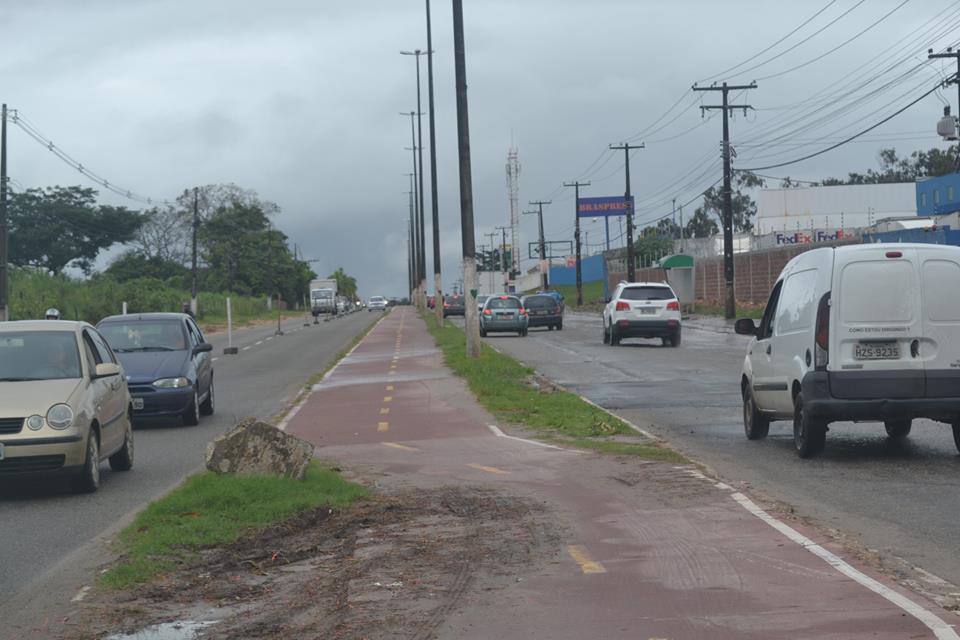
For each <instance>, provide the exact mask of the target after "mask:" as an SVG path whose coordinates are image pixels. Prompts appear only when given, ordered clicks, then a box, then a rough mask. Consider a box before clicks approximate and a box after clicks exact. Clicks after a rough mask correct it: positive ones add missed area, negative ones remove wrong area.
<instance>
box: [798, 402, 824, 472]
mask: <svg viewBox="0 0 960 640" xmlns="http://www.w3.org/2000/svg"><path fill="white" fill-rule="evenodd" d="M826 442H827V425H826V423H825V422H824V421H822V420H814V419H813V418H811V417H810V416H809V415H808V414H807V412H806V410H804V407H803V394H802V393H798V394H797V397H796V399H795V400H794V404H793V444H794V446H795V447H796V449H797V455H799V456H800V457H801V458H812V457H814V456H815V455H817V454H818V453H820V452H821V451H823V447H824V445H825V444H826Z"/></svg>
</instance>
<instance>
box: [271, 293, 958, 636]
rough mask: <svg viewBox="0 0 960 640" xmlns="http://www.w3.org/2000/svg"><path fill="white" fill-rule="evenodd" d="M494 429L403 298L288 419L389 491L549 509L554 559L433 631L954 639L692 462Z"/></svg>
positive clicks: (937, 617)
mask: <svg viewBox="0 0 960 640" xmlns="http://www.w3.org/2000/svg"><path fill="white" fill-rule="evenodd" d="M563 333H566V331H564V332H563ZM532 335H534V334H532V333H531V336H532ZM731 338H733V337H732V336H731ZM509 340H510V339H509V338H503V339H499V340H497V341H495V344H498V346H502V344H503V343H506V342H507V341H509ZM516 340H517V341H518V344H519V343H520V342H519V341H521V340H523V339H519V338H517V339H516ZM528 340H529V339H528ZM532 343H533V341H530V344H532ZM570 351H571V353H572V354H574V355H575V353H576V352H575V350H572V349H571V350H570ZM559 353H563V352H562V350H561V351H559ZM560 357H561V358H563V357H565V356H563V355H561V356H560ZM569 359H570V362H569V363H568V364H567V365H566V366H568V367H574V366H577V367H579V366H583V365H584V364H585V363H584V361H583V359H582V358H581V359H580V360H579V362H577V359H576V358H573V357H570V358H569ZM586 365H587V366H589V363H586ZM632 373H633V372H629V370H626V371H623V372H621V374H622V380H621V381H622V382H623V383H624V384H625V385H634V386H635V387H640V388H642V387H643V385H644V384H646V383H647V382H649V381H645V380H643V379H639V380H638V379H637V377H638V376H636V375H631V374H632ZM608 375H611V376H614V377H616V376H617V373H616V371H612V372H610V373H608ZM689 375H691V376H695V375H696V373H695V372H694V371H690V372H689ZM640 377H641V378H642V376H640ZM698 400H699V401H702V402H704V403H705V404H709V402H710V400H709V399H703V398H700V399H698ZM494 424H495V423H494V421H493V419H492V418H491V417H490V416H489V415H488V414H487V413H486V412H485V411H483V410H482V409H481V408H480V407H478V406H477V405H476V403H475V401H474V400H473V399H472V396H471V395H470V394H469V392H468V391H467V390H466V387H465V385H464V384H463V383H462V381H460V380H459V379H456V378H455V377H453V376H452V375H451V374H449V373H448V371H447V370H446V369H445V368H444V367H443V365H442V358H441V356H440V354H439V352H438V351H437V350H436V349H435V347H434V345H433V340H432V338H431V337H430V336H429V334H428V333H427V331H426V328H425V325H424V323H423V322H422V321H421V320H420V319H418V318H417V317H416V315H415V313H414V312H413V310H411V309H410V308H397V309H394V310H393V311H392V312H391V313H390V315H389V316H387V317H386V318H385V319H384V320H383V321H382V322H381V323H380V324H379V325H378V326H377V327H376V328H375V329H374V330H373V331H372V332H371V333H370V334H369V335H368V336H367V337H366V338H365V339H364V341H363V342H361V343H360V345H359V346H358V347H357V348H356V349H355V350H354V351H353V352H352V353H351V354H350V355H348V356H347V357H346V358H345V359H344V360H342V361H341V363H340V365H339V366H338V367H337V368H336V369H334V370H333V371H332V372H331V373H330V374H329V375H328V376H327V378H326V379H325V380H324V381H323V382H321V383H320V384H318V385H317V387H315V391H314V393H313V394H312V395H311V396H310V397H309V398H308V400H307V401H306V403H305V404H304V405H302V406H301V407H300V408H299V410H298V411H297V412H296V413H295V414H294V415H293V416H292V418H291V419H290V421H289V423H288V424H287V425H286V426H287V429H288V431H289V432H291V433H293V434H295V435H298V436H300V437H304V438H307V439H309V440H310V441H312V442H314V443H315V444H316V445H318V446H319V447H321V449H319V451H318V455H319V456H320V457H321V458H322V459H324V460H329V461H333V462H336V463H337V464H338V465H341V466H346V467H348V468H351V469H355V470H357V471H358V472H359V473H361V474H366V475H367V477H370V478H375V483H376V484H377V486H378V487H379V489H380V490H381V491H383V492H385V493H390V492H398V491H401V490H409V489H411V488H418V487H420V488H424V489H428V488H429V489H434V488H437V487H444V486H451V485H456V486H461V487H462V486H469V487H481V488H483V489H486V490H489V489H494V490H496V491H499V492H502V493H503V494H504V495H509V496H519V497H522V498H524V499H527V500H533V501H536V502H537V503H542V504H543V505H544V506H545V508H547V509H548V510H549V511H550V512H551V513H552V514H553V516H554V517H555V518H556V520H557V523H558V524H557V529H556V533H557V536H558V540H559V543H558V544H556V548H555V549H553V550H552V552H551V553H550V554H548V561H545V562H541V563H539V564H537V565H536V566H534V567H533V568H531V567H529V566H526V565H523V566H520V564H518V565H517V566H516V567H511V566H505V567H502V571H503V572H505V574H506V575H508V576H510V577H511V578H512V579H510V580H500V581H497V582H495V583H484V582H482V581H477V582H475V583H473V584H471V586H470V587H469V588H465V589H464V590H463V593H462V594H460V595H458V596H457V598H456V599H455V600H454V601H453V602H452V604H451V606H450V607H449V608H448V610H447V613H446V618H445V620H444V621H443V623H442V625H441V626H440V627H439V629H438V630H437V632H436V636H437V637H442V638H491V637H521V636H522V637H530V638H671V639H679V638H684V639H686V638H704V639H707V638H709V639H711V640H713V639H723V638H738V639H744V638H758V639H759V638H764V639H768V638H889V639H891V640H893V639H895V638H896V639H898V640H899V639H902V638H941V639H950V638H957V637H958V636H957V635H956V634H955V632H954V631H953V627H952V625H954V624H956V623H957V622H958V619H957V617H956V616H954V615H953V614H951V613H950V612H947V611H945V610H943V609H940V608H938V607H937V606H936V605H935V604H934V603H932V602H930V601H927V600H925V599H924V598H922V597H920V596H918V595H916V594H913V593H910V592H908V591H906V590H904V589H902V588H901V587H899V586H898V585H896V584H895V583H893V582H892V581H891V580H889V579H887V578H885V577H883V576H882V575H880V574H878V573H877V572H875V571H874V570H873V569H871V568H870V567H867V566H864V565H863V564H862V563H860V562H859V561H857V560H856V559H853V558H850V557H847V555H846V553H845V552H844V550H843V549H842V548H841V547H840V546H839V545H838V544H836V543H834V542H832V541H831V540H830V539H827V538H826V537H825V536H824V535H822V534H820V533H819V532H818V531H816V530H814V529H812V528H809V527H805V526H804V525H802V524H801V523H798V522H796V521H793V520H791V521H790V522H789V527H787V526H786V525H785V524H783V522H782V521H781V520H775V519H773V518H772V517H771V516H769V515H767V512H765V511H763V510H761V509H760V507H759V506H757V505H758V503H757V501H755V500H751V499H750V498H749V497H748V496H746V495H744V494H743V493H740V492H737V491H736V490H734V489H733V488H732V487H730V486H728V485H726V484H723V483H718V482H717V481H715V480H713V479H711V478H708V477H706V476H705V475H703V474H701V473H700V472H699V471H698V470H697V469H696V468H694V467H693V466H688V465H674V464H670V463H661V462H650V461H644V460H641V459H638V458H625V457H612V456H601V455H598V454H594V453H586V452H579V451H569V450H564V449H559V448H556V447H548V446H543V445H542V443H536V442H531V441H526V440H523V439H520V438H510V437H500V436H499V435H498V434H500V433H502V432H503V431H506V432H507V433H508V434H509V433H514V435H516V436H522V435H523V434H522V432H519V431H516V430H511V429H510V428H509V425H502V424H501V425H497V426H498V427H499V429H497V428H491V425H494ZM501 429H502V431H501ZM348 604H349V605H350V606H351V607H364V606H389V603H386V604H384V603H379V604H377V603H373V604H371V603H364V602H356V603H350V602H349V595H348Z"/></svg>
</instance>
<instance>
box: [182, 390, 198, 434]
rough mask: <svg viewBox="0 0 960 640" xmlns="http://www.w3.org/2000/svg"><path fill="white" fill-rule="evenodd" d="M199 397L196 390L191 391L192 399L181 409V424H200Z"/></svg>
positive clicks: (189, 425) (192, 425)
mask: <svg viewBox="0 0 960 640" xmlns="http://www.w3.org/2000/svg"><path fill="white" fill-rule="evenodd" d="M199 400H200V398H198V397H197V392H196V390H194V392H193V400H191V401H190V404H189V406H187V408H186V409H185V410H184V411H183V424H184V425H186V426H188V427H194V426H196V425H198V424H200V402H199Z"/></svg>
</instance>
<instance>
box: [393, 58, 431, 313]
mask: <svg viewBox="0 0 960 640" xmlns="http://www.w3.org/2000/svg"><path fill="white" fill-rule="evenodd" d="M425 54H426V52H425V51H421V50H420V49H415V50H413V51H401V52H400V55H404V56H414V57H415V58H416V61H417V155H418V156H419V158H420V165H419V167H418V171H419V173H420V177H419V185H420V191H419V194H420V238H419V242H420V251H421V253H420V279H419V281H418V283H419V286H420V297H421V298H424V301H425V298H426V295H427V239H426V232H425V229H426V226H427V223H426V220H425V219H424V215H425V214H424V204H423V203H424V200H423V117H422V116H423V111H421V110H420V108H421V107H420V56H422V55H425ZM431 115H432V114H431ZM421 304H422V303H421Z"/></svg>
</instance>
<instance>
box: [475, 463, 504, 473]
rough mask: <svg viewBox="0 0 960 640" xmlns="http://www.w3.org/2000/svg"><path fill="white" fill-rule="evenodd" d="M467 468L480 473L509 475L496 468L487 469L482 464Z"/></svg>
mask: <svg viewBox="0 0 960 640" xmlns="http://www.w3.org/2000/svg"><path fill="white" fill-rule="evenodd" d="M467 466H468V467H472V468H474V469H479V470H480V471H486V472H487V473H497V474H506V473H510V472H509V471H504V470H503V469H497V468H496V467H488V466H485V465H482V464H468V465H467Z"/></svg>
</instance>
